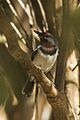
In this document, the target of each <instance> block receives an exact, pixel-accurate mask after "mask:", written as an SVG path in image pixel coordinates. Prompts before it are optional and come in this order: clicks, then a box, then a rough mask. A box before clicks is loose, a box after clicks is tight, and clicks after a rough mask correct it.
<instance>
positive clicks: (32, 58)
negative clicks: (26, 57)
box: [31, 49, 38, 61]
mask: <svg viewBox="0 0 80 120" xmlns="http://www.w3.org/2000/svg"><path fill="white" fill-rule="evenodd" d="M37 53H38V49H35V51H34V52H33V53H32V56H31V60H32V61H33V60H34V58H35V57H36V55H37Z"/></svg>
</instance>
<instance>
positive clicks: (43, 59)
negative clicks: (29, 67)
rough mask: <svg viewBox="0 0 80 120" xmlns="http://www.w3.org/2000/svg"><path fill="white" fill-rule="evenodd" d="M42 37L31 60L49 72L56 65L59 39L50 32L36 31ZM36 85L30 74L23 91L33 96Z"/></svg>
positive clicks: (45, 71)
mask: <svg viewBox="0 0 80 120" xmlns="http://www.w3.org/2000/svg"><path fill="white" fill-rule="evenodd" d="M35 32H36V33H37V34H38V35H39V37H40V44H39V45H38V46H37V48H36V49H35V50H34V51H33V53H32V56H31V60H32V62H33V64H34V65H35V66H36V67H38V68H40V69H41V70H42V71H43V72H44V73H45V74H47V73H48V72H49V71H50V70H51V69H52V67H53V66H54V65H55V63H56V60H57V56H58V52H59V47H58V41H57V39H56V38H55V37H54V36H53V35H52V34H51V33H49V32H38V31H35ZM33 87H34V77H32V76H29V79H28V80H27V82H26V84H25V86H24V88H23V90H22V93H23V94H26V95H27V96H31V94H32V91H33Z"/></svg>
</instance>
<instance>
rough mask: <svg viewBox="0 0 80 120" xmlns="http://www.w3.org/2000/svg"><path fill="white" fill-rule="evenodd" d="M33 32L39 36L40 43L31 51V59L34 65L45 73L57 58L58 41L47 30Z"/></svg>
mask: <svg viewBox="0 0 80 120" xmlns="http://www.w3.org/2000/svg"><path fill="white" fill-rule="evenodd" d="M35 32H36V33H37V34H38V35H39V37H40V45H38V46H37V48H36V49H35V50H34V52H33V53H32V57H31V60H32V61H33V64H34V65H35V66H36V67H38V68H40V69H41V70H42V71H44V72H45V73H47V72H49V71H50V70H51V68H52V67H53V66H54V64H55V62H56V60H57V56H58V52H59V47H58V41H57V39H56V38H55V37H54V36H53V35H52V34H51V33H49V32H44V33H43V32H38V31H35Z"/></svg>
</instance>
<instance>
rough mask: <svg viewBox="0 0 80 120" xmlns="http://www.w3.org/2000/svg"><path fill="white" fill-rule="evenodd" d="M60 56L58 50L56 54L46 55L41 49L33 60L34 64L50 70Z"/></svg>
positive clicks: (46, 70) (45, 70)
mask: <svg viewBox="0 0 80 120" xmlns="http://www.w3.org/2000/svg"><path fill="white" fill-rule="evenodd" d="M57 56H58V50H57V52H56V54H55V55H47V56H46V55H44V54H43V53H42V52H41V51H40V50H39V52H38V54H37V56H36V58H35V59H34V61H33V64H34V65H35V66H37V67H38V68H40V69H41V70H43V71H44V72H48V71H49V70H50V69H51V68H52V67H53V65H54V64H55V62H56V59H57Z"/></svg>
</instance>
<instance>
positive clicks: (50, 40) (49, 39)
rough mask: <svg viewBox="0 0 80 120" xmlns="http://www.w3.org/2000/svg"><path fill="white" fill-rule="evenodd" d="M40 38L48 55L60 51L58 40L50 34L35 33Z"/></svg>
mask: <svg viewBox="0 0 80 120" xmlns="http://www.w3.org/2000/svg"><path fill="white" fill-rule="evenodd" d="M35 32H36V33H37V34H38V35H39V37H40V44H41V46H42V49H43V50H44V51H45V52H46V53H47V54H48V53H50V54H55V53H56V50H57V49H58V41H57V39H56V38H55V37H54V36H53V35H52V34H51V33H49V32H38V31H35Z"/></svg>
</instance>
